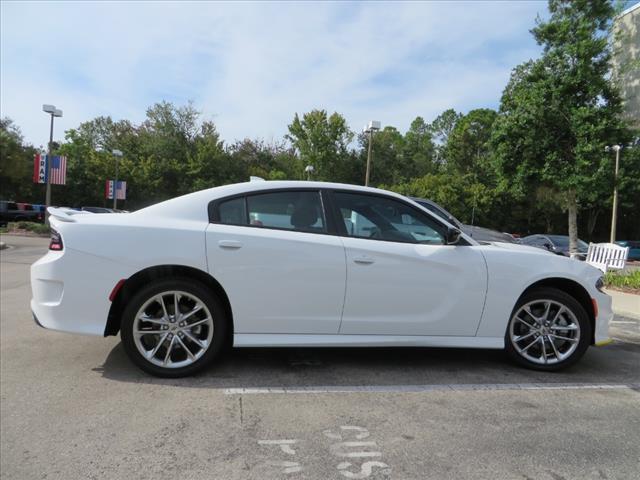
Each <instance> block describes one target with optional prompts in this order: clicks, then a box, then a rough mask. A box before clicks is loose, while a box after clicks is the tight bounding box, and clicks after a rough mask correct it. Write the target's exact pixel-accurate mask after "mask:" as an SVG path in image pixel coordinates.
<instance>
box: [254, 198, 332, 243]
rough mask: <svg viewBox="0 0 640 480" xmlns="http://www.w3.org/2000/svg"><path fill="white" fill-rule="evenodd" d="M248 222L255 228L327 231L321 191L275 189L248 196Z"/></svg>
mask: <svg viewBox="0 0 640 480" xmlns="http://www.w3.org/2000/svg"><path fill="white" fill-rule="evenodd" d="M247 208H248V213H249V224H250V225H251V226H254V227H264V228H277V229H283V230H296V231H300V232H314V233H323V232H326V225H325V221H324V214H323V210H322V201H321V200H320V193H319V192H295V191H287V192H273V193H263V194H258V195H251V196H248V197H247Z"/></svg>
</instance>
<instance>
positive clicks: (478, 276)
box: [331, 192, 487, 336]
mask: <svg viewBox="0 0 640 480" xmlns="http://www.w3.org/2000/svg"><path fill="white" fill-rule="evenodd" d="M331 198H332V203H333V206H334V214H335V215H336V216H337V217H338V220H337V223H338V224H340V222H342V224H343V225H342V227H343V229H342V232H343V235H344V238H343V241H344V245H345V251H346V257H347V293H346V296H345V305H344V313H343V318H342V326H341V328H340V333H341V334H363V335H447V336H453V335H459V336H474V335H475V333H476V330H477V328H478V324H479V322H480V318H481V315H482V309H483V306H484V299H485V294H486V289H487V268H486V264H485V261H484V257H483V256H482V254H481V253H480V252H479V251H477V250H476V249H475V248H474V247H473V246H471V245H463V244H460V245H445V244H444V238H445V232H446V226H445V225H444V224H440V223H439V222H437V221H435V220H434V219H433V218H432V217H431V216H429V215H428V214H427V213H426V212H422V211H420V210H419V209H417V208H415V207H413V206H412V205H410V204H407V203H405V202H403V201H401V200H399V199H396V198H394V197H387V196H383V195H373V194H361V193H353V192H334V193H333V194H332V196H331ZM463 242H464V241H463Z"/></svg>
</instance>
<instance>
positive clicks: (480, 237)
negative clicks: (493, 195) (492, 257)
mask: <svg viewBox="0 0 640 480" xmlns="http://www.w3.org/2000/svg"><path fill="white" fill-rule="evenodd" d="M410 198H411V200H413V201H414V202H416V203H418V204H420V205H421V206H423V207H424V208H426V209H427V210H429V211H430V212H433V213H435V214H436V215H438V216H439V217H440V218H442V219H444V220H446V221H447V222H449V223H450V224H452V225H454V226H455V227H457V228H459V229H460V230H462V231H463V232H464V233H466V234H467V235H469V236H470V237H472V238H473V239H474V240H475V241H477V242H504V243H518V241H517V240H516V239H515V238H514V237H513V236H512V235H510V234H508V233H502V232H498V231H497V230H492V229H490V228H485V227H478V226H476V225H465V224H464V223H462V222H461V221H460V220H458V219H457V218H456V217H454V216H453V215H451V214H450V213H449V212H447V211H446V210H445V209H444V208H442V207H441V206H440V205H438V204H437V203H436V202H434V201H433V200H428V199H426V198H413V197H410Z"/></svg>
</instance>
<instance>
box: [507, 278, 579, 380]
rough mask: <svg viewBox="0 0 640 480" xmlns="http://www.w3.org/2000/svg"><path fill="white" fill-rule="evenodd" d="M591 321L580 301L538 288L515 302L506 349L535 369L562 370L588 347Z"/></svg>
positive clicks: (520, 362)
mask: <svg viewBox="0 0 640 480" xmlns="http://www.w3.org/2000/svg"><path fill="white" fill-rule="evenodd" d="M590 339H591V324H590V322H589V317H588V316H587V313H586V312H585V310H584V308H583V307H582V305H580V303H579V302H578V301H577V300H576V299H575V298H573V297H572V296H571V295H568V294H567V293H565V292H563V291H561V290H557V289H555V288H538V289H535V290H532V291H531V292H528V293H527V294H525V295H523V296H522V298H520V300H519V301H518V303H517V304H516V306H515V308H514V310H513V313H512V315H511V319H510V320H509V326H508V328H507V332H506V335H505V345H506V351H507V353H508V354H509V356H511V358H513V359H514V360H515V361H516V362H518V363H519V364H521V365H524V366H526V367H529V368H533V369H536V370H547V371H552V370H560V369H561V368H565V367H567V366H569V365H571V364H573V363H575V362H576V361H578V360H579V359H580V357H582V355H584V353H585V351H586V350H587V348H588V347H589V344H590Z"/></svg>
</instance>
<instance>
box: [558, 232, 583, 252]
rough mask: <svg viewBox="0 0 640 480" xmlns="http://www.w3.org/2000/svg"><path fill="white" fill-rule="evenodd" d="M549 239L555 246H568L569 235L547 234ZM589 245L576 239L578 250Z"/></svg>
mask: <svg viewBox="0 0 640 480" xmlns="http://www.w3.org/2000/svg"><path fill="white" fill-rule="evenodd" d="M549 240H551V241H552V242H553V244H554V245H555V246H556V247H560V248H569V237H567V236H565V235H549ZM588 248H589V245H588V244H587V242H585V241H583V240H580V239H578V250H587V249H588Z"/></svg>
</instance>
